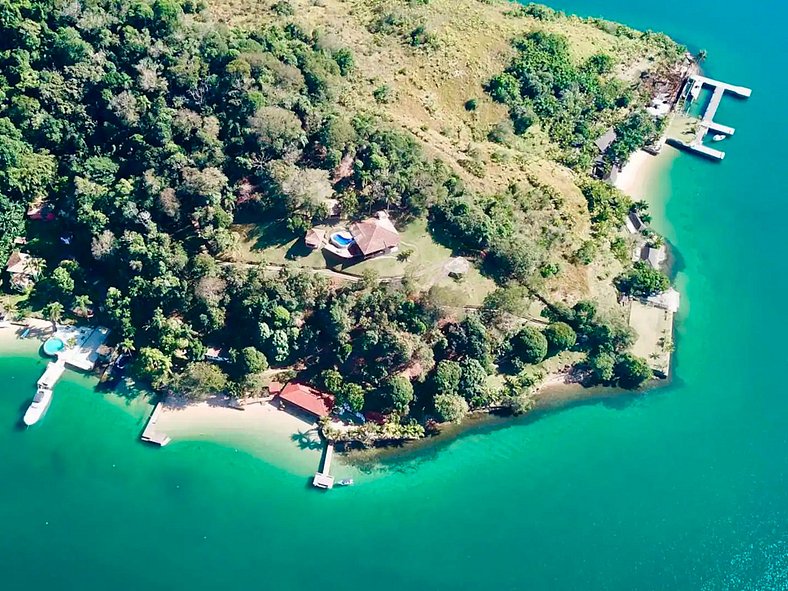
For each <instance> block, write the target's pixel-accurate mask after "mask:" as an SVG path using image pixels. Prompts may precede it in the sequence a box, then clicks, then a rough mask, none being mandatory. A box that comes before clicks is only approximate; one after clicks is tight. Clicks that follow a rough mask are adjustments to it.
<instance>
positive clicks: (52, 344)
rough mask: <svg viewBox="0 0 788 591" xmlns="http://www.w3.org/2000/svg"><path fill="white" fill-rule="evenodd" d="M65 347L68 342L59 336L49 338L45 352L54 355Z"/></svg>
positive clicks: (45, 344)
mask: <svg viewBox="0 0 788 591" xmlns="http://www.w3.org/2000/svg"><path fill="white" fill-rule="evenodd" d="M65 348H66V344H65V343H64V342H63V341H62V340H60V339H59V338H57V337H52V338H50V339H47V341H46V342H45V343H44V353H46V354H47V355H51V356H52V357H54V356H55V355H57V354H58V353H59V352H60V351H62V350H63V349H65Z"/></svg>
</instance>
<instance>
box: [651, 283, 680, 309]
mask: <svg viewBox="0 0 788 591" xmlns="http://www.w3.org/2000/svg"><path fill="white" fill-rule="evenodd" d="M646 302H648V303H649V304H651V305H652V306H655V307H657V308H662V309H663V310H667V311H668V312H671V313H673V314H675V313H676V312H678V311H679V306H680V305H681V295H680V294H679V292H678V291H676V290H675V289H674V288H672V287H671V288H670V289H668V291H665V292H662V293H658V294H656V295H653V296H649V297H647V298H646Z"/></svg>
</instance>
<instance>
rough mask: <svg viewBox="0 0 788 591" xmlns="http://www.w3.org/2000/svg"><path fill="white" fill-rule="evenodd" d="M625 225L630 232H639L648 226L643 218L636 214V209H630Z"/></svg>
mask: <svg viewBox="0 0 788 591" xmlns="http://www.w3.org/2000/svg"><path fill="white" fill-rule="evenodd" d="M624 226H626V228H627V232H629V233H630V234H637V233H638V232H642V231H643V229H644V228H645V227H646V224H644V223H643V220H641V219H640V216H639V215H638V214H636V213H635V212H634V211H630V212H629V214H628V215H627V217H626V219H625V220H624Z"/></svg>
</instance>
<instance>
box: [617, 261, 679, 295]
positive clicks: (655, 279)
mask: <svg viewBox="0 0 788 591" xmlns="http://www.w3.org/2000/svg"><path fill="white" fill-rule="evenodd" d="M616 287H618V289H619V290H620V291H621V292H622V293H625V294H628V295H631V296H635V297H648V296H651V295H655V294H658V293H662V292H664V291H665V290H667V289H668V287H670V280H669V279H668V277H667V275H665V274H664V273H663V272H662V271H660V270H658V269H654V268H652V267H651V265H649V264H648V263H647V262H645V261H638V262H636V263H635V264H634V265H633V266H632V269H631V270H630V271H629V272H628V273H625V274H624V275H621V276H619V277H618V278H617V279H616Z"/></svg>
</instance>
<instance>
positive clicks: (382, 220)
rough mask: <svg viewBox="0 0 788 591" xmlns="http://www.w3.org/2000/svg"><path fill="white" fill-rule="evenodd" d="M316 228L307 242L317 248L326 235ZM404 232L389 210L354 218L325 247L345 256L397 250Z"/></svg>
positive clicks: (371, 255)
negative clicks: (360, 218)
mask: <svg viewBox="0 0 788 591" xmlns="http://www.w3.org/2000/svg"><path fill="white" fill-rule="evenodd" d="M318 232H319V231H318V230H316V229H314V228H313V229H312V230H310V231H309V232H307V235H306V238H305V240H306V243H307V244H308V245H309V246H311V247H312V248H317V246H318V245H320V244H322V243H323V236H324V235H321V234H319V233H318ZM399 242H400V236H399V232H397V229H396V228H395V227H394V224H393V223H392V222H391V219H390V218H389V216H388V214H387V213H386V212H385V211H379V212H378V213H376V214H375V215H374V217H371V218H367V219H365V220H361V221H360V222H353V223H352V224H350V226H349V227H348V229H347V230H340V231H337V232H334V233H333V234H331V235H330V236H329V237H328V242H327V243H326V244H325V245H324V246H323V248H324V249H325V250H327V251H329V252H331V253H333V254H335V255H336V256H338V257H341V258H343V259H368V258H372V257H376V256H380V255H382V254H388V253H391V252H396V251H397V249H398V248H399Z"/></svg>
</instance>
